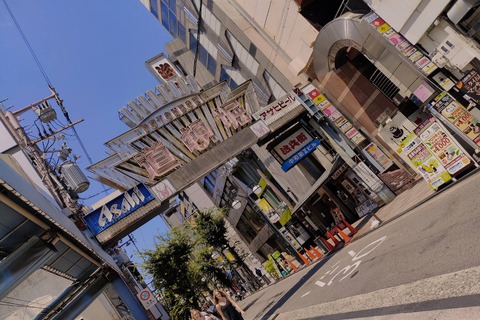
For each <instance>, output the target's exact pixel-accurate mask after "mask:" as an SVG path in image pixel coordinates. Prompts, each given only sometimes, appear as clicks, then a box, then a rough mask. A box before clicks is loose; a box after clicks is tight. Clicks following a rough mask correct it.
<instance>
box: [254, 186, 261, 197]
mask: <svg viewBox="0 0 480 320" xmlns="http://www.w3.org/2000/svg"><path fill="white" fill-rule="evenodd" d="M252 191H253V193H255V194H256V195H257V196H258V195H260V194H261V193H262V187H260V186H259V185H256V186H254V187H253V188H252Z"/></svg>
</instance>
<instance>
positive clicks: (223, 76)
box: [220, 68, 230, 83]
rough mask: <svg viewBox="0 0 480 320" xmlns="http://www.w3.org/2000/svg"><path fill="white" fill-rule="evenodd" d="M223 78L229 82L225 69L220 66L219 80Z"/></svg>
mask: <svg viewBox="0 0 480 320" xmlns="http://www.w3.org/2000/svg"><path fill="white" fill-rule="evenodd" d="M223 80H226V81H227V83H229V82H230V76H229V75H228V73H227V72H226V71H225V69H223V68H222V70H221V71H220V81H223Z"/></svg>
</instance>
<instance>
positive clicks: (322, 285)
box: [315, 280, 326, 288]
mask: <svg viewBox="0 0 480 320" xmlns="http://www.w3.org/2000/svg"><path fill="white" fill-rule="evenodd" d="M315 284H316V285H317V286H319V287H322V288H323V287H324V286H325V284H326V283H325V282H322V281H320V280H318V281H317V282H315Z"/></svg>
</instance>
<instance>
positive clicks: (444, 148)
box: [414, 117, 471, 176]
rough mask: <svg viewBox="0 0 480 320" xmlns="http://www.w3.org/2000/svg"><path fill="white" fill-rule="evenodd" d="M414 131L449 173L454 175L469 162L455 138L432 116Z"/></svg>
mask: <svg viewBox="0 0 480 320" xmlns="http://www.w3.org/2000/svg"><path fill="white" fill-rule="evenodd" d="M414 132H415V134H416V135H417V136H418V137H419V138H420V139H421V140H422V141H423V142H424V143H425V144H426V145H427V147H428V149H429V150H430V151H431V153H432V154H433V155H434V156H435V157H436V158H437V159H438V160H440V162H441V163H442V165H443V166H444V167H445V169H447V171H448V173H449V174H450V175H452V176H454V175H455V174H456V173H459V172H460V170H462V169H464V168H466V167H468V166H469V165H470V164H471V161H470V159H469V157H468V156H467V155H466V154H465V153H464V152H463V151H462V150H461V149H460V147H459V146H458V145H457V144H456V141H455V139H454V138H453V137H452V136H451V135H450V134H449V133H448V131H447V130H445V129H444V128H443V127H442V126H441V124H440V123H439V122H438V121H436V120H435V118H434V117H430V118H428V119H427V120H426V121H424V122H423V123H422V124H421V125H419V126H418V127H417V128H416V129H415V130H414Z"/></svg>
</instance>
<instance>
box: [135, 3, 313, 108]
mask: <svg viewBox="0 0 480 320" xmlns="http://www.w3.org/2000/svg"><path fill="white" fill-rule="evenodd" d="M142 3H143V4H144V5H145V7H146V8H147V9H148V10H149V11H150V12H151V13H152V15H153V16H154V17H155V18H156V19H158V21H159V23H161V25H162V26H163V27H165V28H166V29H167V30H168V31H169V32H170V34H171V35H172V37H173V38H174V40H173V41H171V42H169V43H167V44H166V45H165V51H166V52H167V53H168V54H169V57H170V59H172V60H173V61H175V62H176V63H178V64H179V65H181V66H182V67H183V68H184V69H185V71H186V72H187V73H188V74H191V75H195V79H196V80H197V81H198V83H199V85H200V86H202V87H209V86H212V85H214V84H216V83H218V82H219V81H223V80H225V81H227V82H228V84H229V85H230V87H231V88H234V87H236V86H237V85H238V84H240V83H243V82H245V81H246V80H250V79H251V80H252V84H253V86H254V88H255V92H256V94H257V97H258V101H259V103H260V105H263V106H264V105H267V104H268V102H270V101H273V100H275V99H277V98H280V97H281V96H283V95H285V93H286V92H288V91H290V90H291V89H292V88H293V87H294V86H298V85H305V84H307V83H308V77H307V76H306V74H305V73H303V71H304V70H305V69H306V68H307V67H308V65H309V64H310V63H311V57H312V44H313V41H314V40H315V37H316V36H317V33H318V31H317V30H316V29H315V28H314V27H313V26H312V25H311V24H310V23H309V21H308V20H307V19H305V18H304V17H303V16H302V15H301V14H300V13H299V12H298V9H299V6H298V4H297V3H296V2H295V1H290V0H282V1H275V2H274V1H270V0H269V1H200V0H196V1H183V0H150V1H147V0H142Z"/></svg>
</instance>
